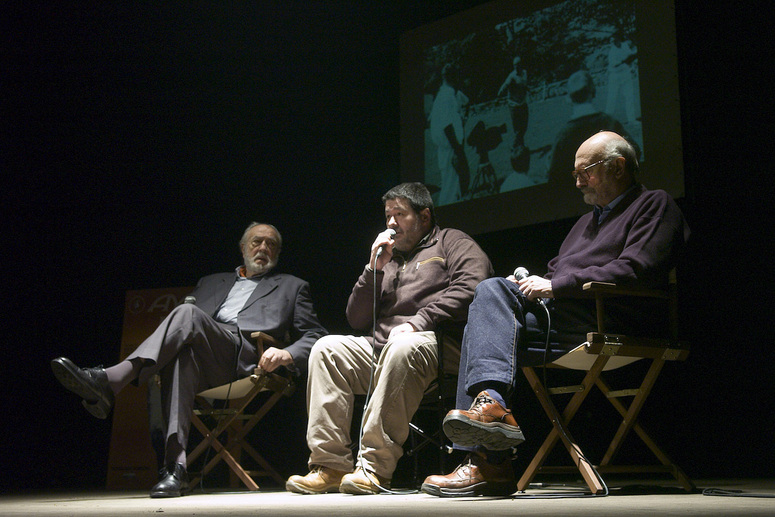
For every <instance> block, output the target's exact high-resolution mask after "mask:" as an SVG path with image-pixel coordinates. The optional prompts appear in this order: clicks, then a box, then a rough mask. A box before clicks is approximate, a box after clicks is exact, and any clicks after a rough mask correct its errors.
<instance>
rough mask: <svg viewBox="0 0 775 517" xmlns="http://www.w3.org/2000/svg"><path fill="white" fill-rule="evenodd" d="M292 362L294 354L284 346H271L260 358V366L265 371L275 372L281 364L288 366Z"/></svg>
mask: <svg viewBox="0 0 775 517" xmlns="http://www.w3.org/2000/svg"><path fill="white" fill-rule="evenodd" d="M291 363H293V356H291V354H290V352H288V351H287V350H283V349H282V348H275V347H269V348H267V349H266V350H264V353H263V355H261V359H259V360H258V367H259V368H261V369H262V370H264V371H265V372H273V371H275V370H276V369H277V368H279V367H280V366H288V365H289V364H291Z"/></svg>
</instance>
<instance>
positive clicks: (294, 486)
mask: <svg viewBox="0 0 775 517" xmlns="http://www.w3.org/2000/svg"><path fill="white" fill-rule="evenodd" d="M345 474H347V471H343V470H335V469H330V468H328V467H321V466H315V467H313V469H312V470H311V471H310V472H309V474H307V475H306V476H291V477H289V478H288V481H286V482H285V489H286V490H287V491H289V492H295V493H297V494H325V493H326V492H338V491H339V484H340V483H341V482H342V477H343V476H344V475H345Z"/></svg>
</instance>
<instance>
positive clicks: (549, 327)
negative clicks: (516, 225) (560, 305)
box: [513, 267, 609, 498]
mask: <svg viewBox="0 0 775 517" xmlns="http://www.w3.org/2000/svg"><path fill="white" fill-rule="evenodd" d="M520 269H521V270H522V273H521V274H518V273H519V270H520ZM513 274H514V277H515V278H516V279H517V280H520V279H521V278H520V276H522V275H524V276H522V278H525V277H527V275H528V273H527V270H526V269H525V268H520V267H518V268H517V269H515V270H514V273H513ZM520 291H521V289H520ZM536 304H537V305H539V306H541V307H542V308H543V309H544V312H545V313H546V343H545V345H544V361H543V368H542V370H543V371H542V372H541V373H542V377H543V382H544V390H545V391H546V396H547V397H550V394H549V383H548V381H547V370H548V368H547V365H548V364H549V349H550V348H551V334H552V315H551V313H550V311H549V307H547V305H546V301H545V300H543V299H542V298H536ZM551 408H552V413H553V419H554V421H556V422H557V427H558V428H559V430H560V433H562V435H563V437H565V440H566V441H567V442H568V443H570V444H572V445H573V449H574V450H575V451H576V454H578V456H579V459H580V460H581V461H583V462H584V463H586V464H587V465H589V466H590V468H591V469H592V472H594V473H595V477H596V478H597V480H598V481H599V482H600V484H601V485H603V493H602V494H600V495H598V494H589V495H588V494H585V493H577V494H573V493H568V494H560V495H556V496H544V497H552V498H554V497H556V498H575V497H605V496H607V495H608V494H609V490H608V485H607V484H606V483H605V481H604V480H603V477H602V476H601V475H600V473H599V472H598V471H597V469H596V468H595V466H594V465H593V464H592V462H591V461H589V459H588V458H587V457H586V456H585V455H584V453H583V452H582V451H581V449H580V448H579V446H578V445H576V444H575V443H574V442H573V441H572V440H571V439H570V437H569V436H568V433H567V431H566V430H565V425H564V424H563V421H562V417H561V416H560V415H559V414H558V413H557V408H556V407H555V406H554V404H551ZM521 498H532V496H528V497H524V496H523V497H521ZM536 498H541V497H538V496H536Z"/></svg>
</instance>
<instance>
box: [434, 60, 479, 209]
mask: <svg viewBox="0 0 775 517" xmlns="http://www.w3.org/2000/svg"><path fill="white" fill-rule="evenodd" d="M458 86H459V84H458V77H457V70H456V68H455V67H454V65H452V64H446V65H444V68H443V69H442V70H441V86H440V87H439V91H438V93H437V94H436V98H435V99H434V100H433V107H432V108H431V115H430V125H431V140H432V141H433V143H434V144H436V155H437V158H438V165H439V173H440V174H441V184H440V185H439V187H440V189H441V191H440V192H439V197H438V202H437V204H438V205H448V204H450V203H455V202H457V201H460V200H461V199H462V198H463V197H464V196H465V195H466V194H467V193H468V183H469V181H470V172H469V167H468V160H467V158H466V153H465V149H464V148H463V141H464V137H465V135H464V132H463V117H462V111H463V107H464V106H466V105H467V104H468V97H467V96H466V95H465V94H464V93H463V92H462V91H460V90H459V89H458Z"/></svg>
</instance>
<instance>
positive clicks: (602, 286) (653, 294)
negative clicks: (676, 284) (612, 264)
mask: <svg viewBox="0 0 775 517" xmlns="http://www.w3.org/2000/svg"><path fill="white" fill-rule="evenodd" d="M583 289H584V291H587V292H589V293H592V294H595V295H603V296H642V297H644V298H660V299H663V300H668V299H670V294H669V293H668V292H667V291H663V290H660V289H645V288H638V287H619V286H618V285H617V284H614V283H610V282H587V283H586V284H584V285H583Z"/></svg>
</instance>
